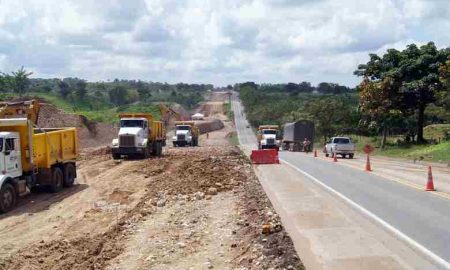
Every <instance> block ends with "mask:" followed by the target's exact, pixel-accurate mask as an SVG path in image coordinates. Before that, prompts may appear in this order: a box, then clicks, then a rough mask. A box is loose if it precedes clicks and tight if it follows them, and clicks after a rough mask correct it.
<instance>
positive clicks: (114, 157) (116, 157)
mask: <svg viewBox="0 0 450 270" xmlns="http://www.w3.org/2000/svg"><path fill="white" fill-rule="evenodd" d="M112 158H113V159H120V155H119V154H112Z"/></svg>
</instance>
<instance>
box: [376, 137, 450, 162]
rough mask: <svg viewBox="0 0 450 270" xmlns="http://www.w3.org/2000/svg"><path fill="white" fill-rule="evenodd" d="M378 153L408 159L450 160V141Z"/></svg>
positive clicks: (389, 149)
mask: <svg viewBox="0 0 450 270" xmlns="http://www.w3.org/2000/svg"><path fill="white" fill-rule="evenodd" d="M376 154H379V155H383V156H388V157H398V158H407V159H425V160H430V161H442V162H448V161H450V142H443V143H440V144H435V145H409V146H405V147H396V148H393V147H391V148H387V149H386V150H383V151H376Z"/></svg>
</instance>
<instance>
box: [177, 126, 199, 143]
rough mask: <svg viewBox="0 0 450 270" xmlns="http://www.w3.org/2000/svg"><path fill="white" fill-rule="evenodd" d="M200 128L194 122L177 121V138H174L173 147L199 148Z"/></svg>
mask: <svg viewBox="0 0 450 270" xmlns="http://www.w3.org/2000/svg"><path fill="white" fill-rule="evenodd" d="M199 135H200V130H199V128H198V127H197V126H196V125H195V122H194V121H176V122H175V136H173V138H172V140H173V146H174V147H177V146H186V145H190V146H198V137H199Z"/></svg>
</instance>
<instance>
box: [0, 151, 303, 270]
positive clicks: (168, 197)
mask: <svg viewBox="0 0 450 270" xmlns="http://www.w3.org/2000/svg"><path fill="white" fill-rule="evenodd" d="M83 157H84V158H82V160H81V161H80V162H79V171H80V177H79V180H78V181H79V183H78V185H76V186H75V187H73V188H70V189H67V190H65V191H63V192H62V193H61V194H57V195H56V196H61V197H59V198H54V197H53V195H52V194H45V193H44V194H32V195H29V196H28V197H27V198H25V200H23V201H22V205H20V206H19V207H18V208H17V209H16V210H14V211H12V212H11V213H8V214H7V215H2V216H1V217H0V234H1V235H2V245H1V247H0V254H2V256H1V263H0V269H203V268H204V269H208V268H217V269H269V268H274V269H299V268H301V263H300V261H299V259H298V257H297V256H296V253H295V251H294V249H293V246H292V242H291V241H290V239H289V237H288V236H287V234H286V233H285V231H284V230H283V227H282V225H281V223H280V220H279V218H278V216H277V215H276V213H275V212H274V211H273V209H272V208H271V205H270V203H269V202H268V201H267V199H266V197H265V195H264V192H263V191H262V190H261V187H260V185H259V183H258V182H257V180H256V178H255V176H254V174H253V170H252V167H251V164H250V163H249V162H248V160H247V159H246V158H245V157H244V156H242V155H241V153H240V152H239V150H238V149H237V148H234V147H200V148H182V149H170V150H167V152H166V153H165V156H164V157H162V158H154V159H148V160H130V161H122V162H115V161H113V160H111V159H110V157H109V155H108V151H107V149H97V150H95V151H91V152H89V153H87V154H85V155H83Z"/></svg>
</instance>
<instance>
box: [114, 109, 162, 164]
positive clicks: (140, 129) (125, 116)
mask: <svg viewBox="0 0 450 270" xmlns="http://www.w3.org/2000/svg"><path fill="white" fill-rule="evenodd" d="M119 117H120V130H119V136H118V138H116V139H113V141H112V157H113V159H119V158H121V156H127V157H130V156H139V157H142V158H147V157H149V156H150V155H154V156H161V154H162V147H163V146H165V145H166V132H165V129H164V126H163V123H162V122H161V121H156V120H154V118H153V116H152V115H151V114H149V113H122V114H120V115H119Z"/></svg>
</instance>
